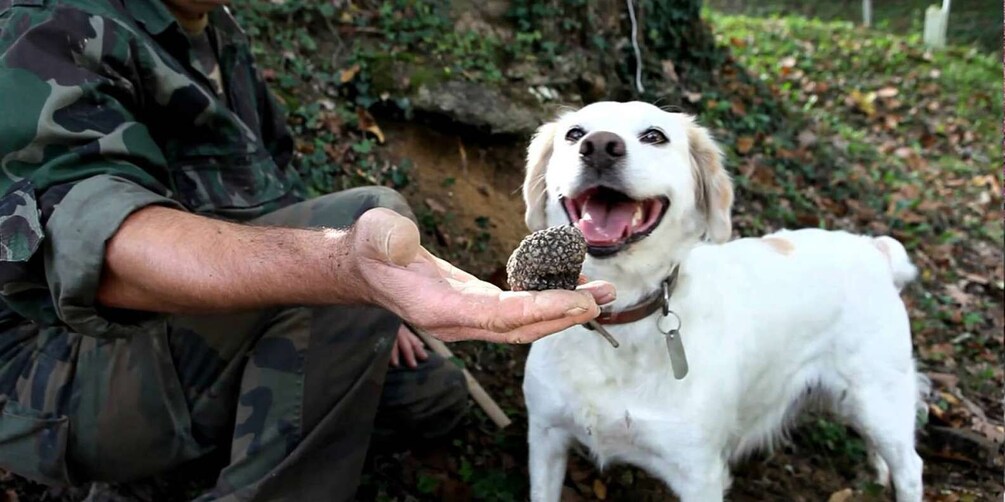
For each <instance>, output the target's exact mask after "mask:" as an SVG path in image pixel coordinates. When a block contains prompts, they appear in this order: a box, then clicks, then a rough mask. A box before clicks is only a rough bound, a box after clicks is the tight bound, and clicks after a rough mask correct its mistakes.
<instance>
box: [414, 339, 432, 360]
mask: <svg viewBox="0 0 1005 502" xmlns="http://www.w3.org/2000/svg"><path fill="white" fill-rule="evenodd" d="M411 341H412V351H413V352H414V353H415V357H416V358H417V359H419V360H420V361H425V360H426V359H428V358H429V354H426V348H425V347H423V346H422V340H421V339H420V338H419V337H417V336H415V335H412V337H411Z"/></svg>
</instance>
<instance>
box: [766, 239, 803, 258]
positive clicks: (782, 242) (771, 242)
mask: <svg viewBox="0 0 1005 502" xmlns="http://www.w3.org/2000/svg"><path fill="white" fill-rule="evenodd" d="M761 242H763V243H765V244H767V245H768V246H769V247H771V249H774V250H775V252H777V253H778V254H781V255H786V256H788V255H790V254H792V252H793V251H795V250H796V246H795V244H792V241H789V240H786V239H782V238H781V237H764V238H762V239H761Z"/></svg>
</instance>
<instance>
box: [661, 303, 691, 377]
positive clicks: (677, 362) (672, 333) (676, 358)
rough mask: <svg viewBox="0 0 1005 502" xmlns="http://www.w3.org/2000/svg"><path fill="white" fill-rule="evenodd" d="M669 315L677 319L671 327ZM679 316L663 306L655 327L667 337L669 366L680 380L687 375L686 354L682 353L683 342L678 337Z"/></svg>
mask: <svg viewBox="0 0 1005 502" xmlns="http://www.w3.org/2000/svg"><path fill="white" fill-rule="evenodd" d="M671 316H673V319H676V320H677V325H676V326H674V327H671V322H672V321H671ZM680 326H681V322H680V318H679V317H677V314H675V313H674V312H673V311H671V310H669V309H668V308H666V307H664V313H663V316H662V317H660V318H659V319H657V320H656V327H657V328H658V329H659V330H660V333H663V336H665V337H666V339H667V353H668V354H669V355H670V367H671V368H672V369H673V376H674V378H676V379H677V380H680V379H682V378H684V377H685V376H687V369H688V368H687V356H686V355H685V354H684V342H683V341H682V340H681V337H680Z"/></svg>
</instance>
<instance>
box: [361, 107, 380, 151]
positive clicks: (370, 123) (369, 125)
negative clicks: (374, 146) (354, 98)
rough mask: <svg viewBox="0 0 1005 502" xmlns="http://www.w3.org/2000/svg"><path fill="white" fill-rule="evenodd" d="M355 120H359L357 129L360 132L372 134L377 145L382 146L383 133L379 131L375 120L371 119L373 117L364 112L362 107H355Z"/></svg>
mask: <svg viewBox="0 0 1005 502" xmlns="http://www.w3.org/2000/svg"><path fill="white" fill-rule="evenodd" d="M356 118H357V119H359V129H360V130H361V131H366V132H368V133H370V134H373V135H374V136H376V137H377V143H379V144H381V145H383V144H384V132H383V131H381V130H380V126H378V125H377V120H376V119H374V118H373V115H370V112H368V111H366V109H365V108H363V107H362V106H357V107H356Z"/></svg>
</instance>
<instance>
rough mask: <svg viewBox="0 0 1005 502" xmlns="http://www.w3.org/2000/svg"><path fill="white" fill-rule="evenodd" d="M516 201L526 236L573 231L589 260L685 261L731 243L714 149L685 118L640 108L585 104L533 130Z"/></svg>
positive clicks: (728, 192) (729, 191)
mask: <svg viewBox="0 0 1005 502" xmlns="http://www.w3.org/2000/svg"><path fill="white" fill-rule="evenodd" d="M523 195H524V201H525V202H526V204H527V211H526V214H525V219H526V222H527V226H528V227H529V228H530V229H531V230H540V229H542V228H546V227H549V226H555V225H563V224H568V223H573V224H574V225H576V226H577V227H579V229H580V230H582V232H583V235H584V236H585V237H586V241H587V244H588V246H589V254H590V256H591V257H593V258H594V259H607V258H612V257H616V256H618V255H619V254H622V253H631V254H636V253H638V252H643V253H645V252H646V251H647V250H652V251H656V252H659V251H663V252H666V251H670V250H675V251H685V252H686V248H689V247H690V246H692V245H694V244H695V243H697V242H698V241H699V240H702V239H704V240H708V241H713V242H725V241H726V240H728V239H729V237H730V234H731V233H732V226H731V223H730V209H731V207H732V204H733V187H732V183H731V182H730V179H729V175H728V174H727V173H726V171H725V169H724V168H723V166H722V152H721V151H720V150H719V147H718V146H717V145H716V144H715V142H714V141H713V140H712V137H711V136H710V135H709V133H708V131H707V130H706V129H705V128H703V127H701V126H699V125H697V124H696V123H695V122H694V119H693V117H691V116H688V115H684V114H681V113H669V112H665V111H663V110H661V109H659V108H657V107H655V106H652V105H650V104H647V103H642V102H631V103H614V102H601V103H595V104H592V105H589V106H587V107H585V108H582V109H580V110H578V111H576V112H570V113H566V114H565V115H562V116H561V117H559V118H558V119H557V120H556V121H554V122H551V123H548V124H545V125H543V126H541V128H540V129H538V131H537V134H536V135H535V136H534V139H533V141H532V142H531V145H530V148H529V149H528V156H527V174H526V179H525V180H524V186H523ZM645 254H649V253H645ZM650 256H651V255H650Z"/></svg>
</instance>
